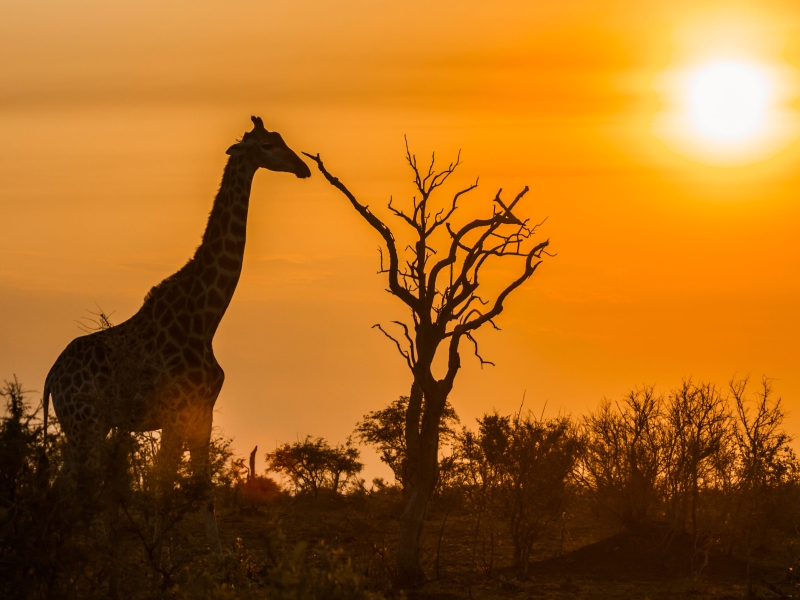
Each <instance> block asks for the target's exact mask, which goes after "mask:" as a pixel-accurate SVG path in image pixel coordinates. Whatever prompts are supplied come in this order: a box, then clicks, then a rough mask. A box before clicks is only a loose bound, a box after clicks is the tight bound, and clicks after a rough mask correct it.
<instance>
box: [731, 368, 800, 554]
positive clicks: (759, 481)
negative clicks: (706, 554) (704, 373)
mask: <svg viewBox="0 0 800 600" xmlns="http://www.w3.org/2000/svg"><path fill="white" fill-rule="evenodd" d="M747 387H748V380H747V379H743V380H741V381H732V382H731V383H730V389H731V393H732V396H733V401H734V409H735V419H736V421H735V433H734V447H735V449H736V456H737V463H736V465H735V469H734V473H732V476H734V477H735V478H736V485H735V487H734V496H735V506H734V508H733V510H732V516H733V518H731V519H730V522H731V524H732V526H733V532H732V533H733V538H734V539H733V540H732V541H733V542H734V543H735V544H736V546H738V547H739V548H740V549H741V551H742V552H743V553H744V555H745V557H746V558H747V560H748V561H751V560H752V558H753V552H754V550H755V549H756V548H758V546H759V545H762V544H764V543H765V542H766V541H767V540H769V539H770V537H771V536H772V535H773V532H774V531H776V530H777V531H780V532H781V534H782V535H785V531H787V530H789V529H790V528H791V526H792V525H793V524H790V523H789V522H790V521H791V520H792V517H794V516H795V515H796V509H794V507H795V506H796V505H797V492H798V489H797V487H798V486H797V484H798V483H799V482H800V481H799V480H798V476H799V475H800V472H798V469H799V468H800V464H798V460H797V457H796V456H795V454H794V451H793V450H792V448H791V446H790V445H789V444H790V443H791V441H792V437H791V436H790V435H789V434H788V433H787V432H786V431H785V430H784V429H783V421H784V419H785V417H786V412H785V410H784V408H783V404H782V401H781V399H780V398H775V397H774V395H773V391H772V384H771V382H770V380H769V379H767V378H764V379H762V381H761V386H760V389H759V390H758V391H757V392H756V393H755V394H753V395H752V396H751V395H750V394H749V393H748V391H747Z"/></svg>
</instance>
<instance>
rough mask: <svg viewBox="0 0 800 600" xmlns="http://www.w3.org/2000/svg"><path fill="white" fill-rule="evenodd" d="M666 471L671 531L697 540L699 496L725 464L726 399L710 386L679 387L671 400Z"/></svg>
mask: <svg viewBox="0 0 800 600" xmlns="http://www.w3.org/2000/svg"><path fill="white" fill-rule="evenodd" d="M666 419H667V427H666V428H665V429H666V431H667V435H668V440H667V441H666V449H667V454H666V458H665V471H666V483H667V495H668V497H669V499H670V504H671V512H672V520H673V525H674V526H675V527H676V528H677V529H682V530H684V531H687V532H688V533H691V534H692V537H693V538H695V539H697V534H698V523H699V520H698V509H699V506H700V492H701V491H702V489H703V487H705V488H706V489H709V488H711V485H709V483H710V482H711V481H712V480H713V478H714V475H715V474H716V473H718V472H719V469H718V467H719V466H720V465H723V464H724V463H725V462H726V461H725V459H724V455H725V454H727V453H728V450H729V448H730V443H731V433H732V429H733V428H732V422H731V415H730V412H729V410H728V406H727V402H726V400H725V398H724V397H723V396H722V395H721V394H720V393H719V390H717V388H716V386H714V384H712V383H702V382H701V383H697V384H695V383H693V382H692V381H691V380H686V381H684V382H683V383H682V384H681V386H680V387H679V388H678V389H677V390H675V391H674V392H673V393H672V394H671V397H670V403H669V407H668V410H667V413H666Z"/></svg>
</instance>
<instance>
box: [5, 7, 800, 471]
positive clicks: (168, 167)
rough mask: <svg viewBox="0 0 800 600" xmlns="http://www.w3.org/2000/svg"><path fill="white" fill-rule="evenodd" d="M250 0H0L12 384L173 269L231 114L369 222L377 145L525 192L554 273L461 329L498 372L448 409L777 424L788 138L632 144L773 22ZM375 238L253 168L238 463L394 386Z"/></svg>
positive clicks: (401, 374)
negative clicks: (718, 392) (763, 408)
mask: <svg viewBox="0 0 800 600" xmlns="http://www.w3.org/2000/svg"><path fill="white" fill-rule="evenodd" d="M277 4H278V3H267V2H244V1H242V2H236V3H212V2H170V3H161V2H151V1H147V2H145V1H141V2H136V3H133V2H130V3H127V2H126V3H122V2H115V3H104V2H80V1H72V2H70V3H57V2H39V3H32V2H17V1H10V2H5V3H4V8H3V18H2V19H1V20H0V56H2V57H3V61H2V66H0V222H2V223H3V231H2V235H0V342H2V343H0V377H5V378H10V377H11V376H12V374H14V373H16V374H17V375H18V376H19V378H20V379H21V380H22V381H23V382H24V383H25V384H26V385H27V386H28V387H29V388H31V389H35V390H41V387H42V382H43V380H44V376H45V374H46V373H47V370H48V369H49V367H50V365H51V364H52V362H53V361H54V360H55V358H56V356H57V355H58V354H59V352H60V351H61V350H62V349H63V347H64V346H65V345H66V344H67V343H68V342H69V341H70V340H71V339H72V338H73V337H75V336H76V335H78V334H80V330H79V329H78V327H77V324H76V320H77V319H79V318H81V317H82V316H84V315H86V314H87V312H86V311H88V310H94V309H95V307H96V305H99V306H100V307H102V308H103V309H104V310H106V311H115V312H114V316H113V318H114V319H115V320H116V321H117V322H119V321H121V320H123V319H125V318H127V317H128V316H130V315H131V314H133V313H134V312H135V311H136V309H137V308H138V307H139V305H140V303H141V300H142V298H143V296H144V294H145V292H146V291H147V290H148V289H149V288H150V287H151V286H152V285H154V284H155V283H157V282H158V281H160V280H161V279H162V278H163V277H165V276H167V275H169V274H170V273H172V272H173V271H175V270H177V269H178V268H179V267H180V266H182V265H183V263H184V262H185V261H186V260H187V259H188V257H189V256H190V255H191V253H192V252H193V250H194V248H195V246H196V245H197V243H198V242H199V240H200V236H201V234H202V230H203V227H204V225H205V220H206V217H207V214H208V211H209V209H210V207H211V202H212V200H213V197H214V194H215V193H216V190H217V186H218V184H219V179H220V177H221V173H222V167H223V165H224V162H225V159H226V156H225V154H224V151H225V149H226V148H227V147H228V145H230V143H232V142H233V141H234V140H235V138H236V137H237V136H240V135H241V134H242V133H243V132H244V131H245V130H247V129H249V127H250V120H249V117H250V115H251V114H256V115H260V116H262V117H263V118H264V121H265V124H266V125H267V127H268V128H269V129H275V130H278V131H280V132H281V133H282V134H283V136H284V138H285V139H286V140H287V142H288V143H289V145H290V146H292V147H293V148H294V149H295V150H304V151H309V152H320V153H321V154H322V157H323V159H324V160H325V162H326V165H327V166H328V168H329V169H330V170H331V171H332V172H334V173H335V174H336V175H338V176H339V177H340V178H341V179H342V180H343V181H345V182H346V183H347V185H348V186H349V187H350V189H351V190H353V191H354V192H355V193H356V194H357V195H359V197H360V198H361V199H362V200H363V201H365V202H367V203H369V204H370V205H371V206H372V208H373V209H375V210H376V211H378V208H379V207H383V205H384V204H385V202H386V200H387V199H388V197H389V195H393V196H394V197H395V198H396V199H400V198H406V197H408V195H409V194H410V193H411V191H412V190H411V187H410V185H409V183H408V171H407V167H404V163H403V135H404V134H407V135H408V137H409V141H410V143H411V146H412V149H414V150H415V151H416V152H417V153H418V154H420V155H427V154H428V153H429V152H430V151H431V150H436V151H437V154H438V156H440V157H442V159H443V160H444V159H445V158H447V159H450V158H451V157H454V155H455V153H456V151H457V150H458V149H459V148H460V149H461V150H462V156H463V158H464V165H463V167H461V169H460V172H459V173H457V176H456V177H455V184H466V183H468V182H471V181H472V180H473V179H474V178H475V177H476V176H478V175H479V176H480V177H481V186H480V187H479V189H478V190H476V191H475V192H473V194H472V200H471V201H470V203H471V204H470V206H472V203H474V205H475V206H479V205H480V204H481V202H484V203H486V204H485V205H486V206H488V205H489V202H490V200H491V198H492V197H493V195H494V193H495V192H496V190H497V188H498V187H503V188H504V189H506V190H507V191H508V192H509V193H511V192H513V191H516V190H518V189H520V188H521V187H522V186H523V185H526V184H527V185H530V187H531V190H532V191H531V193H530V194H529V196H528V200H527V207H528V214H529V215H530V216H532V217H533V218H535V219H539V218H543V217H545V216H546V217H548V221H547V224H546V225H545V227H544V228H543V229H542V232H543V235H545V236H547V237H549V238H550V239H551V243H552V246H551V247H552V248H553V249H554V251H555V252H557V253H558V256H557V257H556V258H554V259H550V260H548V261H547V262H546V264H544V265H543V266H542V268H541V269H540V271H539V272H537V274H536V276H535V277H534V278H533V280H531V281H530V282H529V283H528V284H527V285H526V286H525V288H524V289H523V290H521V291H519V292H518V293H517V294H516V295H515V296H513V297H512V299H511V301H510V302H508V303H507V310H506V312H505V313H504V314H503V315H502V317H501V319H500V321H499V325H500V326H501V327H502V328H503V331H502V332H489V331H486V332H481V334H480V335H479V339H480V340H481V343H482V350H483V354H484V355H485V357H487V358H489V359H491V360H493V361H494V362H496V363H497V367H495V368H486V369H484V370H481V369H480V368H479V366H478V364H477V362H476V361H474V360H471V359H470V358H467V357H465V360H464V363H465V368H464V369H463V370H462V372H461V373H460V375H459V379H458V380H457V383H456V388H455V390H454V393H453V397H452V401H453V404H454V406H455V407H456V409H457V410H458V412H459V413H460V414H461V415H462V417H463V418H464V421H465V422H467V423H469V422H472V419H473V418H474V417H476V416H479V415H480V414H482V413H483V412H484V411H487V410H491V409H492V408H497V409H498V410H500V411H506V412H510V411H511V410H512V409H514V408H516V407H517V406H518V405H519V402H520V399H521V398H522V396H523V393H525V394H526V404H527V405H528V406H531V407H533V408H536V409H537V410H539V409H540V408H541V406H542V404H543V403H544V402H545V401H547V402H548V412H549V413H551V414H553V413H555V412H556V411H559V410H561V411H565V412H580V411H583V410H585V409H587V408H588V407H593V406H595V405H596V403H597V401H598V400H599V399H600V398H601V397H603V396H608V397H609V398H616V397H619V396H620V394H622V393H623V392H624V391H625V390H626V389H629V388H630V387H632V386H634V385H637V384H640V383H643V382H648V383H655V384H657V385H659V386H661V388H662V389H664V390H667V389H669V387H671V386H675V385H677V384H678V383H679V382H680V380H681V378H682V377H686V376H693V377H695V378H701V379H708V380H712V381H715V382H717V383H719V384H725V383H726V381H727V380H728V379H730V377H731V376H733V375H734V374H739V375H742V374H752V375H753V376H754V377H756V378H758V377H760V376H761V375H762V374H767V375H769V376H770V377H773V378H775V380H776V381H775V388H776V390H777V391H778V392H779V393H780V394H781V395H782V396H783V397H784V399H785V401H786V402H787V406H788V407H789V408H790V410H792V411H794V412H795V413H796V414H795V415H794V416H793V418H792V420H791V423H790V424H791V426H792V430H793V431H794V432H796V433H800V416H798V415H800V374H799V373H798V369H797V365H798V362H800V346H799V345H798V342H797V340H798V339H800V319H799V318H798V316H797V313H796V307H797V306H798V304H799V303H798V301H799V300H800V281H799V280H798V277H797V274H798V272H800V242H799V241H798V236H797V234H796V231H797V229H798V225H800V203H799V202H798V198H797V196H798V193H797V192H798V189H800V188H799V186H798V184H799V183H800V169H798V168H797V167H798V165H799V163H800V144H798V143H797V142H796V141H794V140H793V139H789V140H788V141H786V142H785V143H784V144H783V145H782V146H781V147H780V148H778V149H776V150H774V151H772V152H771V153H769V155H764V156H759V157H758V159H757V160H756V161H755V162H749V163H745V164H740V165H738V166H735V167H733V166H719V165H717V166H714V165H709V164H705V162H704V161H702V160H699V159H698V158H697V157H696V156H694V157H693V156H692V155H691V152H687V151H683V150H686V149H685V148H684V149H683V150H682V149H681V148H680V147H676V146H674V145H671V144H670V142H669V141H666V140H664V139H663V138H662V137H659V136H658V135H656V134H654V128H653V123H654V120H655V119H657V118H658V114H659V111H662V110H663V109H664V106H665V105H664V103H665V100H664V98H662V97H661V96H660V95H659V92H658V91H657V89H656V88H657V86H655V85H654V81H656V80H657V79H658V77H659V74H660V73H664V72H668V71H669V70H670V69H671V68H673V67H675V66H677V65H680V64H686V63H687V62H688V63H691V61H692V60H694V57H695V55H696V56H697V57H698V59H699V58H701V55H702V54H703V53H704V52H707V51H709V48H710V49H711V50H713V47H712V46H713V44H714V43H716V40H718V39H719V40H722V41H721V42H720V43H724V44H728V45H729V46H730V45H731V44H732V45H733V47H737V48H738V46H737V44H738V45H740V46H741V47H742V48H743V49H744V51H746V52H750V53H753V54H754V57H755V58H758V59H760V60H766V61H770V63H771V64H775V65H777V66H779V67H780V68H782V69H784V73H792V72H794V71H793V70H794V68H795V67H797V66H798V65H800V5H798V4H797V3H791V2H764V1H761V2H758V3H756V2H750V3H747V2H738V3H737V2H716V3H709V2H705V3H704V2H698V1H692V2H688V1H686V2H675V1H671V2H634V1H617V2H613V1H609V2H595V1H584V0H580V1H572V2H560V3H554V2H553V3H531V2H527V1H519V2H500V3H486V2H479V1H464V0H461V1H459V2H439V3H436V5H435V7H434V8H431V4H430V3H429V2H416V1H405V2H384V3H374V2H367V1H361V0H359V1H352V2H348V3H341V2H340V3H333V2H330V3H324V2H302V1H296V2H290V3H281V4H282V5H281V6H277ZM556 5H557V6H556ZM737 24H738V25H737ZM742 24H743V25H742ZM740 25H741V27H739V26H740ZM737 27H739V28H738V29H737ZM725 32H728V33H727V34H726V33H725ZM730 32H733V33H730ZM726 35H727V37H726ZM698 40H699V41H698ZM756 55H757V56H756ZM787 85H788V84H787ZM789 96H791V94H789ZM788 102H789V108H790V109H791V110H792V111H793V110H794V108H796V106H793V105H791V102H793V99H792V98H789V100H788ZM378 212H380V211H378ZM383 214H385V213H383ZM378 242H379V239H378V237H377V234H375V233H374V232H373V231H371V230H370V229H369V228H368V226H367V225H366V224H364V223H363V222H362V221H361V220H360V218H359V217H358V215H357V214H356V213H355V212H354V211H353V209H352V207H350V206H349V205H348V204H347V203H346V201H345V200H344V198H343V197H341V196H340V195H338V194H337V193H335V190H333V188H331V187H330V186H329V185H328V184H327V183H325V182H324V180H323V179H322V177H320V176H318V175H317V174H315V175H314V176H313V177H312V178H311V179H310V180H308V181H301V180H297V179H295V178H293V177H291V176H287V175H283V174H276V173H263V172H262V173H259V174H258V175H257V176H256V180H255V185H254V188H253V196H252V203H251V213H250V222H249V224H248V246H247V251H246V257H245V265H244V273H243V276H242V279H241V282H240V284H239V288H238V290H237V292H236V295H235V297H234V299H233V302H232V304H231V307H230V309H229V311H228V313H227V315H226V317H225V319H224V320H223V322H222V326H221V328H220V330H219V333H218V336H217V339H216V342H215V348H216V353H217V357H218V359H219V361H220V363H221V364H222V366H223V367H224V369H225V371H226V374H227V378H226V382H225V387H224V389H223V392H222V395H221V396H220V399H219V402H218V404H217V407H218V413H217V416H216V423H217V424H218V425H220V426H221V427H223V429H224V431H225V433H226V434H227V435H232V436H234V437H235V438H236V444H235V445H236V447H237V449H238V450H239V451H240V452H245V451H249V449H251V448H252V446H253V445H255V444H256V443H257V444H259V446H260V448H261V449H263V450H266V449H268V448H272V447H274V444H275V442H276V441H291V440H294V439H295V438H296V436H298V435H299V436H303V435H305V434H313V435H323V436H326V437H328V438H329V439H331V440H332V441H341V440H343V439H344V438H345V437H346V435H348V434H349V433H350V432H351V431H352V428H353V425H354V424H355V422H356V421H357V420H358V419H359V418H360V417H361V415H363V414H364V413H365V412H367V411H369V410H374V409H376V408H379V407H381V406H382V405H384V404H385V403H387V402H388V401H390V400H391V399H393V398H395V397H396V396H398V395H400V394H404V393H406V392H407V390H408V375H407V373H406V371H405V368H404V366H403V364H402V362H401V361H400V359H399V357H398V356H397V355H396V353H395V351H394V350H393V347H392V346H391V344H390V343H388V342H387V341H386V340H385V339H384V338H383V337H382V336H381V335H380V334H379V333H377V332H376V331H374V330H372V329H370V327H371V325H373V324H374V323H377V322H384V323H385V322H388V321H391V320H392V319H395V318H398V317H405V314H404V313H403V312H402V311H401V310H400V306H399V303H397V302H394V301H392V299H391V298H390V297H389V296H388V295H387V294H386V293H385V292H383V287H384V284H385V282H384V280H383V279H382V277H380V276H378V275H375V270H376V268H377V252H376V247H377V245H378ZM259 454H260V456H261V452H260V453H259ZM259 460H260V459H259ZM370 460H373V459H370ZM369 473H370V474H373V473H381V474H384V473H383V471H381V470H380V469H377V468H374V467H372V468H371V470H370V472H369Z"/></svg>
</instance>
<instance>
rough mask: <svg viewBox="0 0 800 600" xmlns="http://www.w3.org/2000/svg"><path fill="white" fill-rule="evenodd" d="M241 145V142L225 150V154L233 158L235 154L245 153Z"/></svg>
mask: <svg viewBox="0 0 800 600" xmlns="http://www.w3.org/2000/svg"><path fill="white" fill-rule="evenodd" d="M240 144H241V142H237V143H236V144H234V145H233V146H231V147H230V148H228V149H227V150H225V154H227V155H229V156H233V155H234V154H240V153H241V152H242V151H243V150H242V147H241V145H240Z"/></svg>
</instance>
